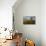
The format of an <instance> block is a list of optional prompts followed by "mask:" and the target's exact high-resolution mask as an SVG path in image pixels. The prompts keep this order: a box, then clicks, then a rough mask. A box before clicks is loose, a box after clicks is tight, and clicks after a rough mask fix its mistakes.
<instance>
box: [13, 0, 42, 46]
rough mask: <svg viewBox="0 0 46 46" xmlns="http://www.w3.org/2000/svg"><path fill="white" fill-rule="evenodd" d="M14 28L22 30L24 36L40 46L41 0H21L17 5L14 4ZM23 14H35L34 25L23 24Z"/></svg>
mask: <svg viewBox="0 0 46 46" xmlns="http://www.w3.org/2000/svg"><path fill="white" fill-rule="evenodd" d="M13 10H14V16H15V28H16V29H17V30H18V31H19V32H23V34H24V37H25V38H26V37H27V38H28V39H32V40H34V41H35V43H36V46H41V0H23V2H22V3H21V4H19V5H18V6H17V7H16V5H14V9H13ZM23 16H35V17H36V24H35V25H24V24H23Z"/></svg>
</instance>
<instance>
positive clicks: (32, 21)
mask: <svg viewBox="0 0 46 46" xmlns="http://www.w3.org/2000/svg"><path fill="white" fill-rule="evenodd" d="M23 24H36V17H35V16H23Z"/></svg>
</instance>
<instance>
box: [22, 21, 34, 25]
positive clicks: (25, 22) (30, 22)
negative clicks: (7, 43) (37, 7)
mask: <svg viewBox="0 0 46 46" xmlns="http://www.w3.org/2000/svg"><path fill="white" fill-rule="evenodd" d="M23 24H35V20H26V21H23Z"/></svg>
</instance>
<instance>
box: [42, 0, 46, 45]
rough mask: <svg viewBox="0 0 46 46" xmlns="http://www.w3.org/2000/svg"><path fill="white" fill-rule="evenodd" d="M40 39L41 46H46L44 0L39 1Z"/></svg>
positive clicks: (45, 0)
mask: <svg viewBox="0 0 46 46" xmlns="http://www.w3.org/2000/svg"><path fill="white" fill-rule="evenodd" d="M41 38H42V39H41V40H42V46H46V0H42V1H41Z"/></svg>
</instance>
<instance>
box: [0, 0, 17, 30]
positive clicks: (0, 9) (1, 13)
mask: <svg viewBox="0 0 46 46" xmlns="http://www.w3.org/2000/svg"><path fill="white" fill-rule="evenodd" d="M15 2H16V0H0V27H7V28H9V29H11V28H12V6H13V4H14V3H15Z"/></svg>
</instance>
